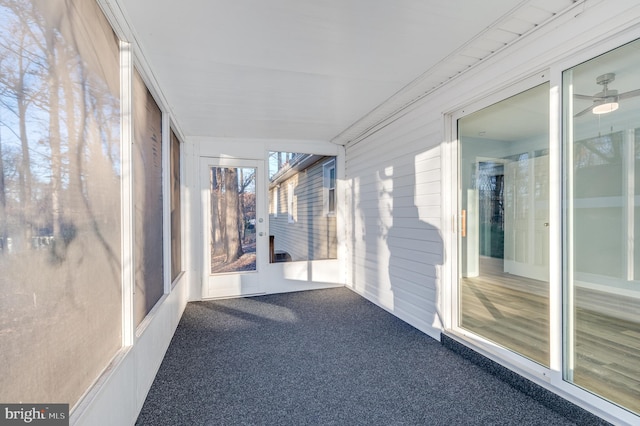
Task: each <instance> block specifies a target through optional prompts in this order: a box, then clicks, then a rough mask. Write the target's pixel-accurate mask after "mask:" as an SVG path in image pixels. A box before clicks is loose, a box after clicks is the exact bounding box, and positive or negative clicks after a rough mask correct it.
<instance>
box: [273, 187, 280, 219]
mask: <svg viewBox="0 0 640 426" xmlns="http://www.w3.org/2000/svg"><path fill="white" fill-rule="evenodd" d="M271 194H272V196H273V199H272V200H271V214H273V217H278V201H279V199H280V186H275V187H274V188H273V191H272V192H271Z"/></svg>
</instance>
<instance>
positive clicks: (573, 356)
mask: <svg viewBox="0 0 640 426" xmlns="http://www.w3.org/2000/svg"><path fill="white" fill-rule="evenodd" d="M639 70H640V41H636V42H634V43H631V44H628V45H626V46H623V47H620V48H618V49H616V50H613V51H611V52H609V53H607V54H604V55H602V56H599V57H597V58H595V59H592V60H590V61H587V62H585V63H583V64H580V65H578V66H576V67H573V68H571V69H569V70H567V71H565V72H564V73H563V89H564V96H563V99H564V102H563V103H564V122H565V126H564V127H565V138H564V139H565V145H564V151H565V170H566V180H565V181H566V185H565V189H564V193H565V197H564V204H565V211H566V218H565V222H566V223H565V235H564V241H565V256H564V257H565V260H566V261H565V301H566V305H565V308H566V311H565V330H564V332H565V348H564V349H565V361H566V362H565V379H566V380H568V381H570V382H572V383H574V384H576V385H578V386H580V387H582V388H584V389H586V390H588V391H590V392H593V393H595V394H598V395H600V396H602V397H604V398H606V399H608V400H610V401H612V402H615V403H617V404H619V405H622V406H624V407H625V408H628V409H631V410H632V411H635V412H640V71H639ZM636 236H638V237H639V238H636ZM636 241H639V243H638V244H636ZM636 246H638V247H636Z"/></svg>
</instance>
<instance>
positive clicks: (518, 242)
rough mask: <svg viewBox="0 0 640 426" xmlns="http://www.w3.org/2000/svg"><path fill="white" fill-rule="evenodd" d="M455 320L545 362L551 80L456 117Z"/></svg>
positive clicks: (546, 353)
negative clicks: (457, 248) (458, 172)
mask: <svg viewBox="0 0 640 426" xmlns="http://www.w3.org/2000/svg"><path fill="white" fill-rule="evenodd" d="M458 136H459V139H460V146H459V149H460V151H459V154H460V157H459V170H460V181H459V190H458V191H459V192H458V205H459V208H460V218H461V221H460V232H459V233H458V238H459V240H458V247H459V253H458V260H459V261H458V266H459V271H458V277H459V283H458V285H459V287H458V294H459V309H458V311H459V318H458V324H459V326H460V327H462V328H463V329H466V330H468V331H471V332H473V333H475V334H477V335H479V336H481V337H482V338H485V339H487V340H490V341H492V342H494V343H497V344H498V345H500V346H503V347H505V348H507V349H510V350H512V351H515V352H517V353H519V354H520V355H523V356H525V357H527V358H529V359H531V360H533V361H535V362H538V363H540V364H542V365H545V366H548V365H549V178H548V176H549V85H548V84H543V85H540V86H538V87H534V88H532V89H530V90H527V91H526V92H523V93H520V94H518V95H516V96H513V97H511V98H509V99H506V100H503V101H501V102H498V103H496V104H494V105H491V106H489V107H487V108H484V109H482V110H480V111H477V112H475V113H473V114H470V115H467V116H465V117H464V118H461V119H460V120H458Z"/></svg>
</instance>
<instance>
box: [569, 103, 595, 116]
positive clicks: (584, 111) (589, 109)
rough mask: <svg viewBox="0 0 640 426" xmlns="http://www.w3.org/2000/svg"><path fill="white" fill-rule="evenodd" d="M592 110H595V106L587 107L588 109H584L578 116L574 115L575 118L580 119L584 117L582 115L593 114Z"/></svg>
mask: <svg viewBox="0 0 640 426" xmlns="http://www.w3.org/2000/svg"><path fill="white" fill-rule="evenodd" d="M592 109H593V105H591V106H589V107H587V108H585V109H583V110H582V111H580V112H579V113H577V114H576V115H574V116H573V117H574V118H575V117H580V116H582V115H585V114H586V113H588V112H591V110H592Z"/></svg>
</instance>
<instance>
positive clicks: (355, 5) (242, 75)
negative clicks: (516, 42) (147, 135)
mask: <svg viewBox="0 0 640 426" xmlns="http://www.w3.org/2000/svg"><path fill="white" fill-rule="evenodd" d="M536 2H537V3H549V4H554V3H555V4H559V3H562V2H561V1H560V0H553V1H551V0H531V1H523V0H491V1H490V2H486V1H474V0H447V1H442V0H324V1H321V0H315V1H313V0H268V1H267V0H183V1H175V0H118V3H119V4H120V6H121V8H122V9H123V11H124V14H125V16H126V17H127V19H128V21H129V25H130V26H131V27H132V29H133V32H134V34H135V37H136V41H137V43H138V44H139V45H140V47H141V50H142V53H143V55H144V57H145V59H146V61H147V63H148V64H149V66H150V69H151V70H152V72H153V74H154V76H155V78H156V80H157V81H158V83H159V86H160V88H161V90H162V92H163V94H164V96H165V98H166V99H167V101H168V103H169V107H170V109H171V110H172V112H173V113H174V115H175V118H176V120H177V122H178V123H179V126H180V128H181V130H182V132H183V133H184V135H185V136H187V137H189V136H210V137H237V138H271V139H307V140H332V139H333V138H335V137H336V136H337V135H339V134H340V133H341V132H343V131H345V130H346V129H347V128H349V127H350V126H352V125H353V124H354V123H356V122H358V120H360V119H362V117H364V116H366V115H367V114H368V113H369V112H371V111H372V110H374V109H375V108H376V107H378V105H380V104H381V103H383V102H384V101H385V100H387V99H388V98H390V97H392V96H393V95H394V94H396V93H397V92H399V91H400V90H401V89H403V87H405V86H407V85H408V84H409V83H411V82H413V81H414V80H416V79H417V78H418V77H420V76H421V75H423V73H425V71H427V70H429V69H432V68H433V67H434V66H436V64H438V63H440V62H441V61H442V60H443V59H445V58H447V57H449V56H450V54H451V53H452V52H456V51H459V49H460V48H461V47H464V46H465V45H468V44H469V42H470V41H471V40H474V39H477V37H478V35H479V34H482V33H483V32H486V30H487V28H491V27H492V26H494V24H495V23H496V22H499V21H500V22H505V16H507V17H508V16H509V15H512V14H514V13H515V12H518V11H519V12H520V13H522V10H523V5H525V6H526V5H529V6H530V4H531V3H536ZM564 3H567V2H566V1H565V2H564ZM569 3H571V2H569ZM489 5H490V7H489ZM561 7H565V5H562V6H561ZM532 11H533V12H532ZM536 11H537V12H539V15H540V16H536V17H534V19H532V22H536V20H537V21H541V20H544V19H546V16H545V15H544V14H547V13H548V11H544V10H543V9H541V8H537V9H536V8H533V7H530V8H529V11H528V12H527V13H528V14H529V15H532V14H534V13H535V12H536ZM549 16H550V15H549ZM520 21H522V19H520ZM529 24H531V23H527V25H529ZM531 26H533V24H531ZM516 32H521V31H513V33H514V34H516ZM495 43H496V45H500V46H502V45H503V44H505V43H504V42H503V41H499V40H498V41H495ZM485 44H486V43H485ZM489 50H492V49H491V48H488V49H487V54H490V53H492V52H489ZM449 59H450V58H449ZM474 60H475V59H474ZM466 66H467V65H465V67H466Z"/></svg>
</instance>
